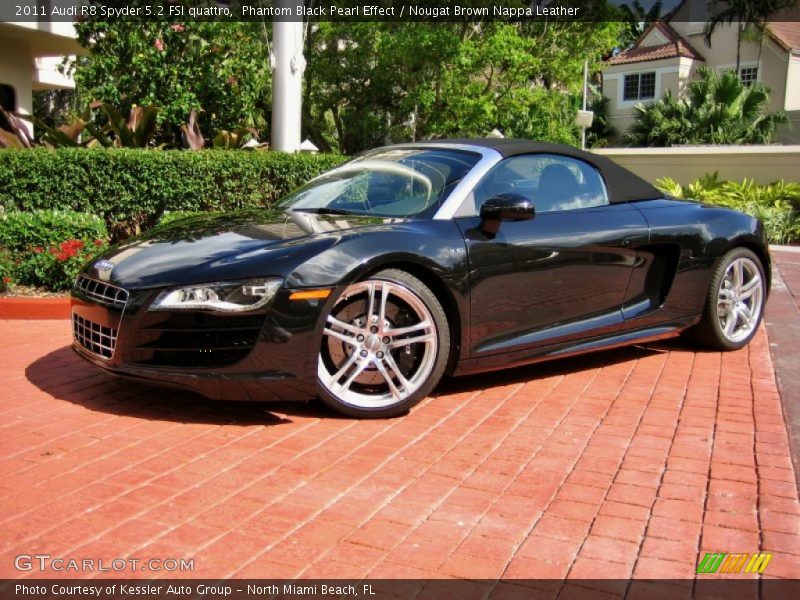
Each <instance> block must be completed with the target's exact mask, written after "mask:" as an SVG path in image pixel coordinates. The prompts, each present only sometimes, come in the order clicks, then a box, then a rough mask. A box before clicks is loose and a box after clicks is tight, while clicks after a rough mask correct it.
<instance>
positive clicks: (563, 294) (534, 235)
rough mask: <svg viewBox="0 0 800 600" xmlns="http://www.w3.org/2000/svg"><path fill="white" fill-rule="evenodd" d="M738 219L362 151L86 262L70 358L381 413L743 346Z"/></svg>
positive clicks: (563, 161) (743, 234)
mask: <svg viewBox="0 0 800 600" xmlns="http://www.w3.org/2000/svg"><path fill="white" fill-rule="evenodd" d="M769 267H770V259H769V254H768V250H767V244H766V239H765V235H764V229H763V227H762V225H761V223H760V222H759V221H758V220H757V219H754V218H752V217H750V216H747V215H744V214H741V213H739V212H735V211H732V210H727V209H724V208H715V207H710V206H704V205H701V204H697V203H694V202H686V201H679V200H674V199H670V198H665V197H664V196H663V195H662V194H661V193H659V192H658V190H656V189H655V188H654V187H653V186H651V185H650V184H648V183H647V182H645V181H644V180H642V179H640V178H639V177H637V176H635V175H633V174H632V173H630V172H628V171H627V170H625V169H623V168H621V167H620V166H618V165H616V164H615V163H614V162H612V161H610V160H608V159H606V158H603V157H602V156H597V155H594V154H589V153H586V152H581V151H579V150H576V149H574V148H571V147H567V146H558V145H552V144H542V143H534V142H528V141H520V140H507V139H506V140H488V139H481V140H448V141H436V142H424V143H411V144H402V145H397V146H390V147H386V148H380V149H378V150H374V151H370V152H367V153H365V154H363V155H361V156H359V157H357V158H355V159H354V160H351V161H350V162H348V163H346V164H344V165H343V166H341V167H338V168H336V169H333V170H332V171H329V172H327V173H325V174H323V175H321V176H319V177H317V178H316V179H314V180H312V181H311V182H309V183H308V184H307V185H305V186H304V187H302V188H301V189H299V190H298V191H296V192H295V193H293V194H292V195H290V196H289V197H287V198H285V199H284V200H282V201H281V202H279V203H278V204H277V206H275V207H273V208H271V209H262V210H249V211H241V212H234V213H230V214H227V215H225V216H222V217H200V218H189V219H184V220H181V221H177V222H175V223H173V224H170V225H166V226H162V227H158V228H156V229H154V230H152V231H150V232H148V233H146V234H145V235H143V236H140V237H138V238H136V239H133V240H131V241H129V242H126V243H124V244H121V245H119V246H117V247H116V248H113V249H112V250H110V251H109V252H108V253H107V254H106V255H105V256H104V257H102V259H101V260H98V261H96V262H94V263H93V264H91V265H88V266H86V267H85V268H84V270H83V272H82V273H81V274H80V275H79V276H78V278H77V280H76V283H75V287H74V289H73V292H72V295H73V309H72V311H73V313H72V325H73V332H74V340H75V341H74V348H75V350H76V351H77V352H78V353H79V354H80V355H81V356H83V357H84V358H86V359H87V360H89V361H91V362H93V363H94V364H96V365H98V366H100V367H102V368H103V369H106V370H107V371H109V372H111V373H114V374H117V375H125V376H133V377H138V378H142V379H148V380H151V381H157V382H162V383H166V384H174V385H178V386H184V387H188V388H191V389H193V390H196V391H197V392H200V393H201V394H204V395H206V396H208V397H211V398H219V399H252V400H266V399H282V400H290V399H291V400H310V399H313V398H315V397H317V396H320V397H321V398H322V400H323V401H325V402H326V403H327V404H329V405H330V406H332V407H333V408H335V409H336V410H338V411H341V412H343V413H346V414H348V415H353V416H358V417H385V416H390V415H396V414H399V413H402V412H404V411H406V410H407V409H408V408H409V407H411V406H413V405H414V404H415V403H417V402H419V400H420V399H422V398H423V397H424V396H425V395H426V394H428V393H430V392H431V390H432V389H433V388H434V386H435V385H436V384H437V382H438V381H439V379H440V378H441V377H442V375H443V374H445V373H451V374H456V375H458V374H462V373H472V372H477V371H483V370H491V369H502V368H506V367H511V366H514V365H520V364H524V363H530V362H534V361H538V360H543V359H549V358H555V357H563V356H567V355H570V354H577V353H582V352H587V351H591V350H599V349H603V348H610V347H614V346H619V345H622V344H630V343H635V342H642V341H645V340H655V339H660V338H666V337H669V336H674V335H677V334H680V333H681V332H684V331H687V330H690V331H691V333H693V334H694V337H695V338H696V339H698V340H700V341H701V342H704V343H706V344H709V345H711V346H714V347H716V348H720V349H735V348H739V347H741V346H743V345H745V344H746V343H747V342H748V341H749V340H750V338H751V337H752V336H753V335H754V333H755V331H756V328H757V327H758V324H759V321H760V319H761V316H762V310H763V307H764V302H765V300H766V297H767V293H768V290H769V274H770V268H769Z"/></svg>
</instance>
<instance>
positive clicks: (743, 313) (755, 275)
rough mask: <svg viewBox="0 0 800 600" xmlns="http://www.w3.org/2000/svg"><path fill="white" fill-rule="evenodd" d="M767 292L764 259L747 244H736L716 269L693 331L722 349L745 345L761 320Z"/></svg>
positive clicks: (708, 343)
mask: <svg viewBox="0 0 800 600" xmlns="http://www.w3.org/2000/svg"><path fill="white" fill-rule="evenodd" d="M766 296H767V290H766V277H765V275H764V267H763V266H762V264H761V261H760V260H759V258H758V257H757V256H756V255H755V254H754V253H753V252H751V251H750V250H748V249H747V248H734V249H733V250H731V251H729V252H728V253H727V254H725V255H724V256H723V257H722V259H721V260H720V261H719V264H718V265H717V268H716V270H715V271H714V275H713V277H712V278H711V287H710V289H709V292H708V299H707V300H706V307H705V312H704V313H703V318H702V319H701V321H700V323H699V324H698V325H697V327H696V328H695V330H694V332H693V333H694V336H695V338H696V339H697V340H698V341H700V342H702V343H704V344H706V345H708V346H711V347H713V348H717V349H719V350H736V349H738V348H741V347H743V346H745V345H746V344H747V343H748V342H749V341H750V340H751V339H752V338H753V336H754V335H755V333H756V330H757V329H758V324H759V323H760V322H761V317H762V316H763V312H764V302H765V300H766Z"/></svg>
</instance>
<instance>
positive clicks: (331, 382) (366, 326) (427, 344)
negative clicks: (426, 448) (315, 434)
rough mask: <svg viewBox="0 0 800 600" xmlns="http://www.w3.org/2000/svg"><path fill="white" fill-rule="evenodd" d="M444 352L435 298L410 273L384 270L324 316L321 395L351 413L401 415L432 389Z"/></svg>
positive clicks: (442, 318)
mask: <svg viewBox="0 0 800 600" xmlns="http://www.w3.org/2000/svg"><path fill="white" fill-rule="evenodd" d="M384 296H385V299H384ZM375 302H378V303H379V304H380V303H381V302H382V303H383V304H382V305H383V306H385V308H384V309H381V308H380V306H377V307H376V306H375ZM376 309H377V311H376ZM381 314H382V315H383V320H382V321H381V319H380V316H379V315H381ZM403 330H413V331H407V332H403ZM423 338H424V340H423ZM387 340H388V341H387ZM410 340H423V341H410ZM395 345H396V347H395ZM357 355H358V356H357ZM449 355H450V326H449V323H448V321H447V316H446V315H445V312H444V310H443V309H442V305H441V303H440V302H439V300H438V298H437V297H436V295H435V294H434V293H433V292H432V291H431V290H430V288H428V286H426V285H425V284H424V283H423V282H422V281H420V280H419V279H417V278H416V277H414V276H413V275H411V274H410V273H408V272H406V271H401V270H398V269H386V270H384V271H380V272H378V273H375V274H374V275H372V276H370V277H368V278H366V279H364V280H363V281H360V282H357V283H355V284H353V285H351V286H349V287H348V288H347V289H346V290H345V291H344V292H343V293H342V295H341V296H340V297H339V299H337V301H336V303H335V304H334V306H333V308H332V309H331V313H330V314H329V315H328V316H327V317H326V322H325V329H324V333H323V338H322V345H321V347H320V353H319V362H318V377H317V381H318V388H319V396H320V399H321V400H322V401H323V402H324V403H325V404H326V405H328V406H329V407H331V408H332V409H334V410H335V411H337V412H339V413H342V414H344V415H347V416H350V417H357V418H368V419H377V418H386V417H394V416H397V415H400V414H404V413H406V412H407V411H408V410H409V409H410V408H411V407H412V406H414V405H415V404H418V403H419V402H420V401H421V400H422V399H423V398H425V397H426V396H427V395H428V394H430V392H431V391H433V388H434V387H435V386H436V385H437V384H438V383H439V380H440V379H441V377H442V375H443V373H444V371H445V368H446V366H447V361H448V358H449ZM348 365H349V366H348ZM406 392H409V393H406Z"/></svg>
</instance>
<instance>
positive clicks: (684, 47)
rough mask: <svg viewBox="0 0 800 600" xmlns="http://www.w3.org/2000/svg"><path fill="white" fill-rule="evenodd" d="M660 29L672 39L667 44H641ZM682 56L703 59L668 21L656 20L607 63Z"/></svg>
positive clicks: (665, 35) (622, 63)
mask: <svg viewBox="0 0 800 600" xmlns="http://www.w3.org/2000/svg"><path fill="white" fill-rule="evenodd" d="M653 29H658V31H659V33H661V34H662V35H663V36H664V37H665V38H667V39H668V40H670V41H669V42H667V43H666V44H661V45H658V46H640V45H639V44H641V42H642V40H643V39H645V38H646V37H647V35H648V34H649V33H650V32H651V31H652V30H653ZM677 56H682V57H684V58H693V59H695V60H703V57H702V56H701V55H700V53H699V52H698V51H697V50H695V49H694V48H693V47H692V45H691V44H690V43H689V42H687V41H686V40H684V39H683V38H682V37H681V36H680V35H679V34H678V32H677V31H675V30H674V29H673V28H672V27H670V26H669V24H667V23H663V22H661V21H656V22H654V23H652V24H651V25H650V27H648V29H647V31H645V32H644V33H643V34H642V35H641V37H639V40H638V41H637V42H636V43H635V44H634V45H633V46H631V47H630V48H628V49H627V50H623V51H622V52H620V53H619V54H617V55H616V56H612V57H611V58H609V59H608V60H607V61H606V64H607V65H624V64H628V63H637V62H647V61H651V60H661V59H664V58H675V57H677Z"/></svg>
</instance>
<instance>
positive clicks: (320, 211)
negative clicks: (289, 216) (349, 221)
mask: <svg viewBox="0 0 800 600" xmlns="http://www.w3.org/2000/svg"><path fill="white" fill-rule="evenodd" d="M289 210H293V211H295V212H307V213H313V214H315V215H358V214H361V213H354V212H351V211H349V210H344V209H342V208H328V207H326V206H320V207H319V208H290V209H289Z"/></svg>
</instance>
